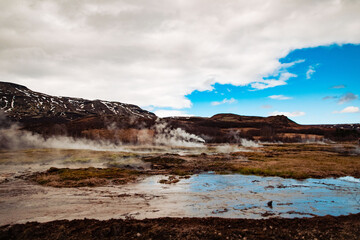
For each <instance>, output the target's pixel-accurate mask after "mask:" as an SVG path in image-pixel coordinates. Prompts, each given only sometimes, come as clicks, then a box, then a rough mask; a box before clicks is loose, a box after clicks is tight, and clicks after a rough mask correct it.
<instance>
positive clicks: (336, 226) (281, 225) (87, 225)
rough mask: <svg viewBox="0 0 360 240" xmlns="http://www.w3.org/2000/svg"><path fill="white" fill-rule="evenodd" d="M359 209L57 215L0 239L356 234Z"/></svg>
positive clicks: (0, 232)
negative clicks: (250, 214) (256, 214)
mask: <svg viewBox="0 0 360 240" xmlns="http://www.w3.org/2000/svg"><path fill="white" fill-rule="evenodd" d="M359 236H360V214H354V215H349V216H340V217H332V216H324V217H314V218H303V219H280V218H279V219H277V218H272V219H266V220H250V219H222V218H158V219H144V220H133V219H128V220H119V219H117V220H114V219H111V220H108V221H99V220H91V219H85V220H73V221H68V220H61V221H53V222H48V223H37V222H30V223H26V224H20V225H19V224H17V225H13V226H2V227H0V239H4V240H5V239H7V240H10V239H51V240H55V239H249V240H250V239H319V240H320V239H326V240H329V239H359Z"/></svg>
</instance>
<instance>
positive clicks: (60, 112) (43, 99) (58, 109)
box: [0, 82, 156, 121]
mask: <svg viewBox="0 0 360 240" xmlns="http://www.w3.org/2000/svg"><path fill="white" fill-rule="evenodd" d="M0 99H1V102H0V108H1V109H2V110H3V111H4V112H5V113H6V114H7V116H8V117H9V118H11V119H14V120H17V121H19V120H21V119H24V118H27V119H29V118H42V117H45V118H51V117H58V118H62V119H64V120H74V119H78V118H83V117H89V116H102V115H121V116H134V117H141V118H149V119H153V118H156V116H155V114H153V113H151V112H148V111H146V110H143V109H141V108H140V107H138V106H135V105H131V104H125V103H120V102H109V101H102V100H93V101H92V100H86V99H82V98H70V97H55V96H50V95H47V94H43V93H38V92H34V91H32V90H30V89H28V88H27V87H25V86H21V85H18V84H14V83H7V82H0Z"/></svg>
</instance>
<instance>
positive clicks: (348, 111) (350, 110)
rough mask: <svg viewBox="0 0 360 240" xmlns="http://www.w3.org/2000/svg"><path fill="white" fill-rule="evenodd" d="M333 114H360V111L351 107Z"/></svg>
mask: <svg viewBox="0 0 360 240" xmlns="http://www.w3.org/2000/svg"><path fill="white" fill-rule="evenodd" d="M333 113H360V109H359V108H358V107H354V106H349V107H346V108H344V109H343V110H341V111H334V112H333Z"/></svg>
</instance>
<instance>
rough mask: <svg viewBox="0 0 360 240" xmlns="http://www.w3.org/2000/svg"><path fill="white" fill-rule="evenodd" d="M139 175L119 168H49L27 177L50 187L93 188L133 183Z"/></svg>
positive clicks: (133, 171)
mask: <svg viewBox="0 0 360 240" xmlns="http://www.w3.org/2000/svg"><path fill="white" fill-rule="evenodd" d="M138 175H139V173H138V172H137V171H135V170H128V169H120V168H93V167H89V168H80V169H69V168H61V169H59V168H54V167H52V168H50V169H49V170H47V171H46V172H43V173H36V174H34V175H32V176H30V177H29V179H30V180H33V181H35V182H37V183H39V184H41V185H45V186H51V187H85V186H89V187H95V186H101V185H106V184H109V183H112V184H125V183H128V182H131V181H135V180H136V179H137V176H138Z"/></svg>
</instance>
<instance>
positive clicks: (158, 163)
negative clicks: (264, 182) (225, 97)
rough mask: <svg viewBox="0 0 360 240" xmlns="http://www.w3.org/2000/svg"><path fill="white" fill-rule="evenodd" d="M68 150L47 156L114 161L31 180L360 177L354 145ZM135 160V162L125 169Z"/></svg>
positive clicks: (58, 183)
mask: <svg viewBox="0 0 360 240" xmlns="http://www.w3.org/2000/svg"><path fill="white" fill-rule="evenodd" d="M63 151H64V152H62V151H60V152H59V151H58V152H56V153H52V152H48V153H47V155H48V156H51V155H52V154H54V156H56V155H59V154H60V155H61V156H63V155H65V153H66V154H67V155H65V156H68V155H70V156H71V158H70V159H66V161H68V162H69V163H77V164H78V165H79V164H80V165H81V164H83V165H86V164H87V163H88V165H92V162H91V161H92V160H93V159H102V160H104V159H105V160H106V159H108V160H106V161H107V162H106V163H104V164H105V165H104V166H101V168H97V169H95V168H93V167H90V168H81V169H74V167H72V168H71V169H67V168H61V169H57V168H51V169H48V170H47V171H45V172H39V173H35V174H34V175H32V176H30V177H29V178H28V179H29V180H33V181H35V182H37V183H39V184H42V185H46V186H53V187H79V186H102V185H107V184H109V183H114V184H125V183H128V182H133V181H135V180H136V178H137V177H139V176H141V175H159V174H163V175H166V174H168V175H175V176H187V175H192V174H198V173H202V172H208V171H214V172H216V173H218V174H232V173H239V174H251V175H259V176H278V177H283V178H293V179H306V178H328V177H343V176H353V177H356V178H359V177H360V148H359V147H358V146H355V145H351V144H327V145H325V144H268V145H264V146H261V147H257V148H239V147H238V146H236V145H227V146H220V147H219V146H211V145H209V146H207V148H204V149H200V150H199V152H197V153H191V152H190V153H188V154H178V153H176V152H175V153H166V152H165V153H162V152H155V153H151V152H150V153H149V152H148V153H134V152H118V153H111V154H109V153H108V152H92V151H80V153H79V152H76V151H72V152H67V151H66V150H63ZM221 151H223V152H221ZM31 154H32V157H34V156H37V155H38V154H39V153H38V152H36V150H34V152H31ZM74 155H75V157H74ZM124 159H125V160H124ZM126 159H127V160H126ZM129 159H132V160H131V161H129V162H128V164H124V161H125V162H126V161H128V160H129ZM84 163H85V164H84ZM104 167H105V168H104ZM176 181H177V180H176V179H175V180H174V181H168V182H165V181H164V183H175V182H176Z"/></svg>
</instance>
